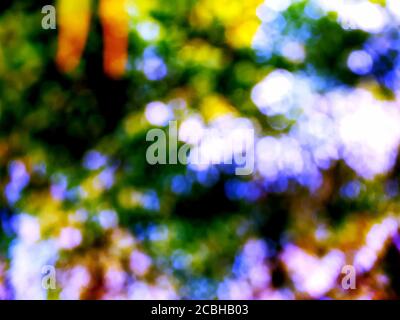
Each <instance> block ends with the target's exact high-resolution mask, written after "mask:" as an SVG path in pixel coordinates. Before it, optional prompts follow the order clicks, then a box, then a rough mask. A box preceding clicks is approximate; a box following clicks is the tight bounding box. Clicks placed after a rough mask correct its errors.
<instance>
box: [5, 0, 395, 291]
mask: <svg viewBox="0 0 400 320" xmlns="http://www.w3.org/2000/svg"><path fill="white" fill-rule="evenodd" d="M68 1H70V3H71V1H72V0H59V1H57V2H55V1H50V0H49V1H44V0H43V1H42V0H40V1H38V0H35V1H33V0H24V1H11V0H2V1H1V3H0V43H1V45H0V188H1V191H2V193H1V195H2V196H1V198H0V207H1V208H0V221H1V228H0V298H3V299H46V298H47V299H306V298H315V299H322V298H333V299H383V298H390V299H395V298H398V297H399V296H400V271H399V270H400V251H399V250H400V234H399V222H400V221H399V209H400V208H399V204H400V202H399V199H400V198H399V172H400V162H399V157H398V150H399V145H400V105H399V101H400V100H399V99H400V95H399V94H400V72H399V66H400V59H399V50H400V37H399V30H400V29H399V23H400V1H399V0H386V1H385V0H375V1H372V0H371V1H368V0H359V1H356V0H354V1H348V0H334V1H323V0H266V1H265V2H263V1H262V0H247V1H243V0H230V1H225V0H221V1H213V0H175V1H173V2H170V1H161V0H124V1H120V0H118V1H115V2H114V5H113V4H112V2H110V1H108V0H106V1H104V0H103V5H102V2H101V1H93V2H92V3H91V6H90V7H89V1H87V0H85V1H79V4H80V5H82V6H83V7H82V8H83V9H82V10H81V11H79V10H78V11H74V10H71V11H68V10H66V9H65V6H68V5H67V4H66V3H67V2H68ZM76 3H77V2H75V4H76ZM45 5H54V6H55V7H56V9H57V10H59V9H60V8H62V6H63V5H64V11H63V13H62V17H61V20H60V17H58V18H59V19H58V28H57V30H44V29H43V28H42V27H41V21H42V19H43V14H42V12H41V9H42V7H43V6H45ZM121 5H122V6H121ZM89 17H91V18H89ZM121 19H122V20H121ZM115 21H117V23H118V21H119V22H120V25H119V29H117V31H115V30H114V29H113V26H114V23H115ZM121 21H122V22H121ZM124 22H127V25H125V24H124ZM85 23H87V25H85ZM125 26H126V27H127V29H125ZM71 30H72V31H71ZM74 30H75V31H76V30H78V31H79V32H80V37H79V38H73V39H72V40H71V39H69V41H70V42H68V41H67V42H65V41H64V42H63V37H68V32H72V34H73V32H74ZM113 30H114V31H113ZM79 32H78V33H79ZM113 32H114V33H113ZM86 34H87V37H86ZM64 40H65V39H64ZM125 44H126V46H125ZM74 46H75V47H74ZM68 50H69V51H68ZM74 50H76V52H75V51H74ZM68 52H69V53H68ZM125 54H126V56H125ZM74 59H75V60H74ZM171 120H176V121H178V124H179V143H180V144H183V143H188V144H190V145H191V146H192V147H193V148H197V150H201V152H203V153H205V154H208V155H211V156H216V157H217V158H218V157H219V156H221V154H224V152H225V151H226V150H225V149H224V147H225V146H226V141H227V139H229V138H230V137H229V133H230V132H233V131H234V130H235V128H241V127H243V128H250V129H252V130H254V132H255V136H256V140H255V147H254V152H255V155H254V160H255V170H254V173H253V174H252V175H250V176H237V175H235V165H224V164H222V163H221V164H214V165H205V166H200V167H199V166H191V165H151V164H149V163H148V162H147V161H146V150H147V148H148V147H149V145H150V143H149V142H148V141H146V135H147V133H148V132H149V130H151V129H154V128H163V129H165V130H166V132H168V124H169V121H171ZM210 130H214V131H217V132H220V134H221V139H220V140H219V141H216V142H215V144H213V143H211V144H207V143H205V144H201V143H200V141H201V137H203V136H204V135H205V134H206V133H207V132H208V131H210ZM224 141H225V143H224ZM46 265H47V266H48V265H50V266H54V267H55V268H56V271H57V288H56V289H55V290H46V289H44V288H43V286H42V277H43V274H42V270H43V267H44V266H46ZM346 265H350V266H353V267H354V269H355V270H356V272H357V278H356V279H357V287H356V289H353V290H346V289H344V288H343V286H342V284H341V281H342V277H343V274H342V270H343V267H344V266H346Z"/></svg>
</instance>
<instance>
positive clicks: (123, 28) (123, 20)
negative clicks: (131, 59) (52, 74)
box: [56, 0, 128, 78]
mask: <svg viewBox="0 0 400 320" xmlns="http://www.w3.org/2000/svg"><path fill="white" fill-rule="evenodd" d="M99 10H100V12H99V14H100V20H101V23H102V26H103V44H104V53H103V54H104V72H105V73H106V74H107V75H108V76H110V77H112V78H119V77H121V76H122V75H123V74H124V72H125V68H126V63H127V60H128V12H127V10H126V0H101V2H100V8H99ZM58 15H59V17H58V23H59V38H58V49H57V58H56V62H57V65H58V67H59V68H60V70H62V71H63V72H70V71H72V70H74V69H75V68H76V67H77V66H78V64H79V61H80V59H81V57H82V53H83V50H84V47H85V44H86V41H87V37H88V33H89V28H90V17H91V0H80V1H72V0H59V1H58Z"/></svg>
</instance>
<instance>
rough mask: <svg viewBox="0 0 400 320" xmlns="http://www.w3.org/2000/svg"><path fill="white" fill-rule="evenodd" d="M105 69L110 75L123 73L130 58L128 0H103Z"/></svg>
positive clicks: (114, 75) (115, 76)
mask: <svg viewBox="0 0 400 320" xmlns="http://www.w3.org/2000/svg"><path fill="white" fill-rule="evenodd" d="M100 19H101V22H102V25H103V40H104V71H105V73H106V74H108V75H109V76H110V77H113V78H119V77H120V76H122V75H123V73H124V72H125V68H126V63H127V60H128V12H127V10H126V0H102V1H101V3H100Z"/></svg>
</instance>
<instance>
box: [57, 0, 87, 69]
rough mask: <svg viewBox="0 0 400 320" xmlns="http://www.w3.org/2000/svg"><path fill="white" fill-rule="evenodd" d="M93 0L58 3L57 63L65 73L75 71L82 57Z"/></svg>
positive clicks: (61, 1) (67, 0) (65, 0)
mask: <svg viewBox="0 0 400 320" xmlns="http://www.w3.org/2000/svg"><path fill="white" fill-rule="evenodd" d="M90 12H91V0H80V1H71V0H59V1H58V28H59V36H58V49H57V57H56V62H57V65H58V67H59V68H60V70H61V71H63V72H70V71H72V70H73V69H75V68H76V67H77V66H78V64H79V61H80V59H81V56H82V52H83V49H84V47H85V44H86V40H87V36H88V32H89V27H90Z"/></svg>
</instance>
